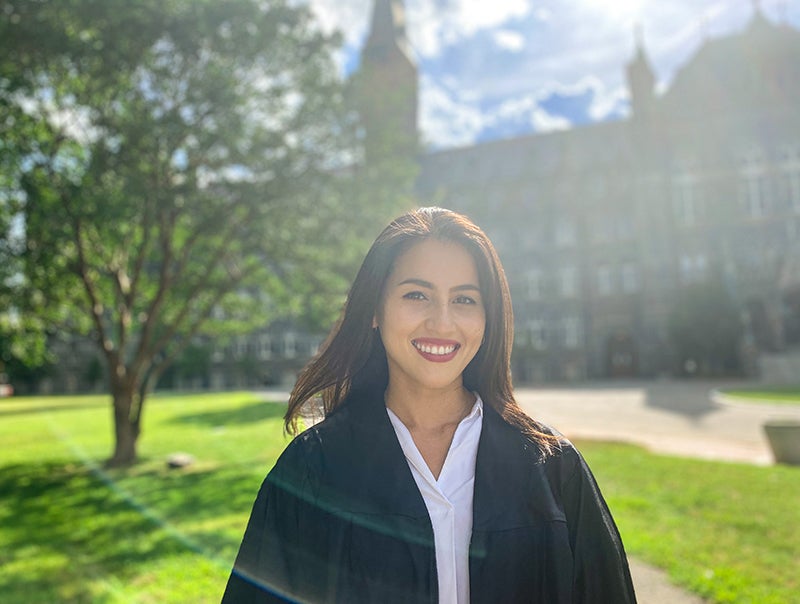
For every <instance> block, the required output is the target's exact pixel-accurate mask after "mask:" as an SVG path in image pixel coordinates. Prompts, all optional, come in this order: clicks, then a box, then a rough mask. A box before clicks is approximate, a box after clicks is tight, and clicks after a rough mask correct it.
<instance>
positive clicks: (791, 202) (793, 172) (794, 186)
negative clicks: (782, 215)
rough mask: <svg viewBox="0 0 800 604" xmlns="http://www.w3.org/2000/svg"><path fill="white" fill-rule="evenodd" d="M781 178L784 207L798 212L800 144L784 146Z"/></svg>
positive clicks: (799, 208)
mask: <svg viewBox="0 0 800 604" xmlns="http://www.w3.org/2000/svg"><path fill="white" fill-rule="evenodd" d="M781 180H782V182H783V187H782V192H783V197H784V202H785V207H786V208H787V209H789V210H791V211H793V212H794V213H795V214H800V144H797V145H787V146H786V147H784V149H783V153H782V155H781Z"/></svg>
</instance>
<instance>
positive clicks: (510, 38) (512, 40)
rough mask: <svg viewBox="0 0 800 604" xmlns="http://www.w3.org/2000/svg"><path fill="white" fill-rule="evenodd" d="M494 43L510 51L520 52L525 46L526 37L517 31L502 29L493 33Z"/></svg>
mask: <svg viewBox="0 0 800 604" xmlns="http://www.w3.org/2000/svg"><path fill="white" fill-rule="evenodd" d="M492 37H493V38H494V43H495V44H497V46H499V47H500V48H503V49H505V50H508V51H510V52H518V51H520V50H522V49H523V48H525V38H524V37H523V36H522V34H520V33H519V32H516V31H511V30H510V29H500V30H498V31H496V32H494V33H493V34H492Z"/></svg>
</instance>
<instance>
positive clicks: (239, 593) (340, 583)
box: [223, 208, 635, 604]
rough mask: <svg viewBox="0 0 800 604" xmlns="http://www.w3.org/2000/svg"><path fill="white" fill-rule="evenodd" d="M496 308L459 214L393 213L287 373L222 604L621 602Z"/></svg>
mask: <svg viewBox="0 0 800 604" xmlns="http://www.w3.org/2000/svg"><path fill="white" fill-rule="evenodd" d="M512 326H513V319H512V311H511V299H510V296H509V291H508V285H507V283H506V279H505V275H504V273H503V269H502V267H501V265H500V261H499V259H498V257H497V254H496V252H495V250H494V248H493V247H492V244H491V242H490V241H489V239H488V238H487V237H486V235H485V234H484V233H483V231H481V230H480V229H479V228H478V227H477V226H475V225H474V224H473V223H472V222H470V221H469V220H468V219H467V218H466V217H464V216H461V215H459V214H456V213H454V212H451V211H449V210H443V209H440V208H423V209H420V210H417V211H414V212H410V213H408V214H406V215H404V216H401V217H400V218H398V219H396V220H395V221H393V222H392V223H391V224H390V225H389V226H388V227H387V228H386V229H385V230H384V231H383V232H382V233H381V234H380V236H379V237H378V238H377V240H376V241H375V243H374V244H373V245H372V248H371V249H370V250H369V252H368V253H367V256H366V258H365V259H364V263H363V264H362V266H361V269H360V270H359V272H358V275H357V276H356V279H355V281H354V283H353V285H352V288H351V290H350V294H349V296H348V299H347V303H346V305H345V309H344V312H343V315H342V318H341V320H340V321H339V324H338V325H337V326H336V327H335V328H334V329H333V331H332V333H331V335H330V337H329V338H328V341H327V342H326V343H325V345H324V346H323V348H322V350H321V352H320V353H319V355H318V356H317V357H316V358H315V359H314V360H312V361H311V362H310V363H309V365H308V366H307V367H306V368H305V370H304V371H303V373H302V374H301V375H300V377H299V379H298V381H297V384H296V385H295V388H294V391H293V392H292V395H291V397H290V399H289V407H288V411H287V413H286V418H285V419H286V424H287V427H288V428H290V429H294V428H295V427H296V424H297V420H298V416H299V414H300V412H301V408H302V407H303V406H304V405H306V404H308V403H309V402H311V401H312V400H313V399H314V397H321V400H322V403H323V405H324V409H325V416H326V418H325V420H324V421H322V422H321V423H319V424H317V425H315V426H313V427H312V428H310V429H308V430H306V431H305V432H303V433H302V434H300V436H298V437H297V438H295V439H294V441H293V442H292V443H291V444H290V445H289V446H288V447H287V449H286V450H285V451H284V453H283V454H282V455H281V457H280V459H279V460H278V462H277V464H276V465H275V467H274V468H273V470H272V471H271V472H270V473H269V475H268V476H267V478H266V480H265V481H264V484H263V485H262V487H261V490H260V492H259V494H258V498H257V499H256V502H255V506H254V508H253V512H252V515H251V517H250V522H249V524H248V526H247V530H246V532H245V535H244V539H243V541H242V545H241V549H240V551H239V555H238V557H237V559H236V563H235V566H234V570H233V572H232V573H231V577H230V579H229V581H228V585H227V588H226V591H225V595H224V596H223V602H285V601H302V602H345V603H348V604H349V603H353V602H378V603H381V604H386V603H390V602H398V603H400V602H403V603H407V602H414V603H416V602H430V603H435V602H440V603H444V602H447V603H457V604H463V603H466V602H470V601H471V602H498V603H499V602H502V603H504V604H507V603H514V602H541V603H546V604H559V603H565V604H566V603H573V602H597V603H603V604H624V603H628V602H635V596H634V592H633V587H632V584H631V578H630V573H629V571H628V564H627V560H626V558H625V552H624V550H623V547H622V542H621V541H620V537H619V533H618V532H617V529H616V527H615V525H614V522H613V520H612V518H611V514H610V513H609V510H608V508H607V506H606V504H605V502H604V500H603V498H602V496H601V494H600V491H599V490H598V487H597V484H596V483H595V481H594V478H593V477H592V474H591V472H590V471H589V468H588V467H587V466H586V464H585V462H584V461H583V459H582V458H581V456H580V454H579V453H578V452H577V451H576V450H575V448H574V447H573V446H572V445H571V444H570V443H569V442H568V441H567V440H566V439H564V438H562V437H560V436H559V435H557V434H555V433H553V432H552V431H551V430H550V429H549V428H547V427H546V426H544V425H542V424H539V423H537V422H536V421H534V420H532V419H530V418H529V417H528V416H526V415H525V414H524V413H523V412H522V410H521V409H520V408H519V406H518V405H517V403H516V402H515V400H514V395H513V392H512V387H511V376H510V368H509V362H510V354H511V344H512V338H513V333H512V332H513V327H512Z"/></svg>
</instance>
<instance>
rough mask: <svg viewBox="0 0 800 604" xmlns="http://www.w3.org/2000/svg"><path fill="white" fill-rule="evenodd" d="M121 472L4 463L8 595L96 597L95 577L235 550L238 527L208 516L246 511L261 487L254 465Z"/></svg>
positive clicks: (0, 555)
mask: <svg viewBox="0 0 800 604" xmlns="http://www.w3.org/2000/svg"><path fill="white" fill-rule="evenodd" d="M117 478H118V479H119V480H115V479H114V478H112V480H111V481H109V483H107V482H104V481H103V480H102V479H101V477H100V476H99V475H97V474H96V473H94V472H92V470H90V469H89V468H86V467H84V466H79V465H75V464H64V463H55V462H51V463H43V464H14V465H9V466H5V467H3V468H2V471H0V542H2V543H3V547H2V548H0V593H2V594H3V598H2V600H3V602H5V603H8V604H10V603H16V602H19V603H22V602H31V601H70V602H90V601H97V593H96V591H97V585H94V592H93V587H92V583H93V582H95V583H96V582H97V581H98V580H99V581H101V582H102V581H104V580H108V579H113V580H116V581H119V582H121V583H123V584H127V583H130V582H131V581H132V580H134V579H136V577H137V576H138V575H139V574H140V573H141V572H143V570H142V568H143V567H145V566H147V567H151V566H152V565H153V564H156V563H158V561H159V560H162V559H163V560H166V559H168V558H173V557H177V556H185V555H186V554H187V553H191V552H194V553H195V554H196V555H198V556H208V557H211V558H215V559H218V560H222V561H227V560H228V559H230V560H232V559H233V555H234V554H235V551H236V547H237V546H238V543H239V539H240V538H241V533H240V531H241V528H240V527H238V526H237V527H236V528H235V530H229V531H222V532H221V531H220V530H218V528H215V525H214V524H213V523H212V524H211V525H209V526H210V528H203V525H202V521H203V519H213V518H216V517H226V516H230V515H231V514H234V515H235V514H241V515H243V516H244V517H246V514H247V512H248V511H249V509H250V506H251V504H252V501H253V499H254V497H255V492H256V489H257V488H258V484H257V483H254V482H253V477H252V472H251V470H250V468H245V467H241V468H237V467H233V468H231V467H226V468H224V469H220V470H216V471H210V472H204V473H186V474H176V473H173V474H170V475H159V474H158V473H153V474H151V475H143V476H136V477H135V478H125V476H124V475H122V474H120V475H119V476H118V477H117ZM106 480H108V476H107V475H106ZM119 484H122V485H124V486H122V487H121V488H120V487H119ZM181 525H183V526H181ZM187 533H188V537H187ZM3 567H6V570H2V569H3Z"/></svg>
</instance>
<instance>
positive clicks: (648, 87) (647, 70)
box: [626, 23, 656, 116]
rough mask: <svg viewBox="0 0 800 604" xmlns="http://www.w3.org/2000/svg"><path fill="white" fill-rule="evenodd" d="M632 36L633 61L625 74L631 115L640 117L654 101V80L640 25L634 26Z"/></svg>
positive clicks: (648, 110)
mask: <svg viewBox="0 0 800 604" xmlns="http://www.w3.org/2000/svg"><path fill="white" fill-rule="evenodd" d="M633 36H634V43H635V45H636V50H635V51H634V57H633V59H632V60H631V62H630V63H628V65H627V68H626V72H627V76H628V88H629V90H630V95H631V109H632V111H633V115H634V116H642V115H646V114H647V113H649V112H650V108H651V105H652V102H653V100H654V87H655V81H656V78H655V75H654V74H653V69H652V68H651V67H650V61H649V60H648V59H647V53H646V52H645V49H644V34H643V33H642V25H641V23H637V24H636V25H635V26H634V30H633Z"/></svg>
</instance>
